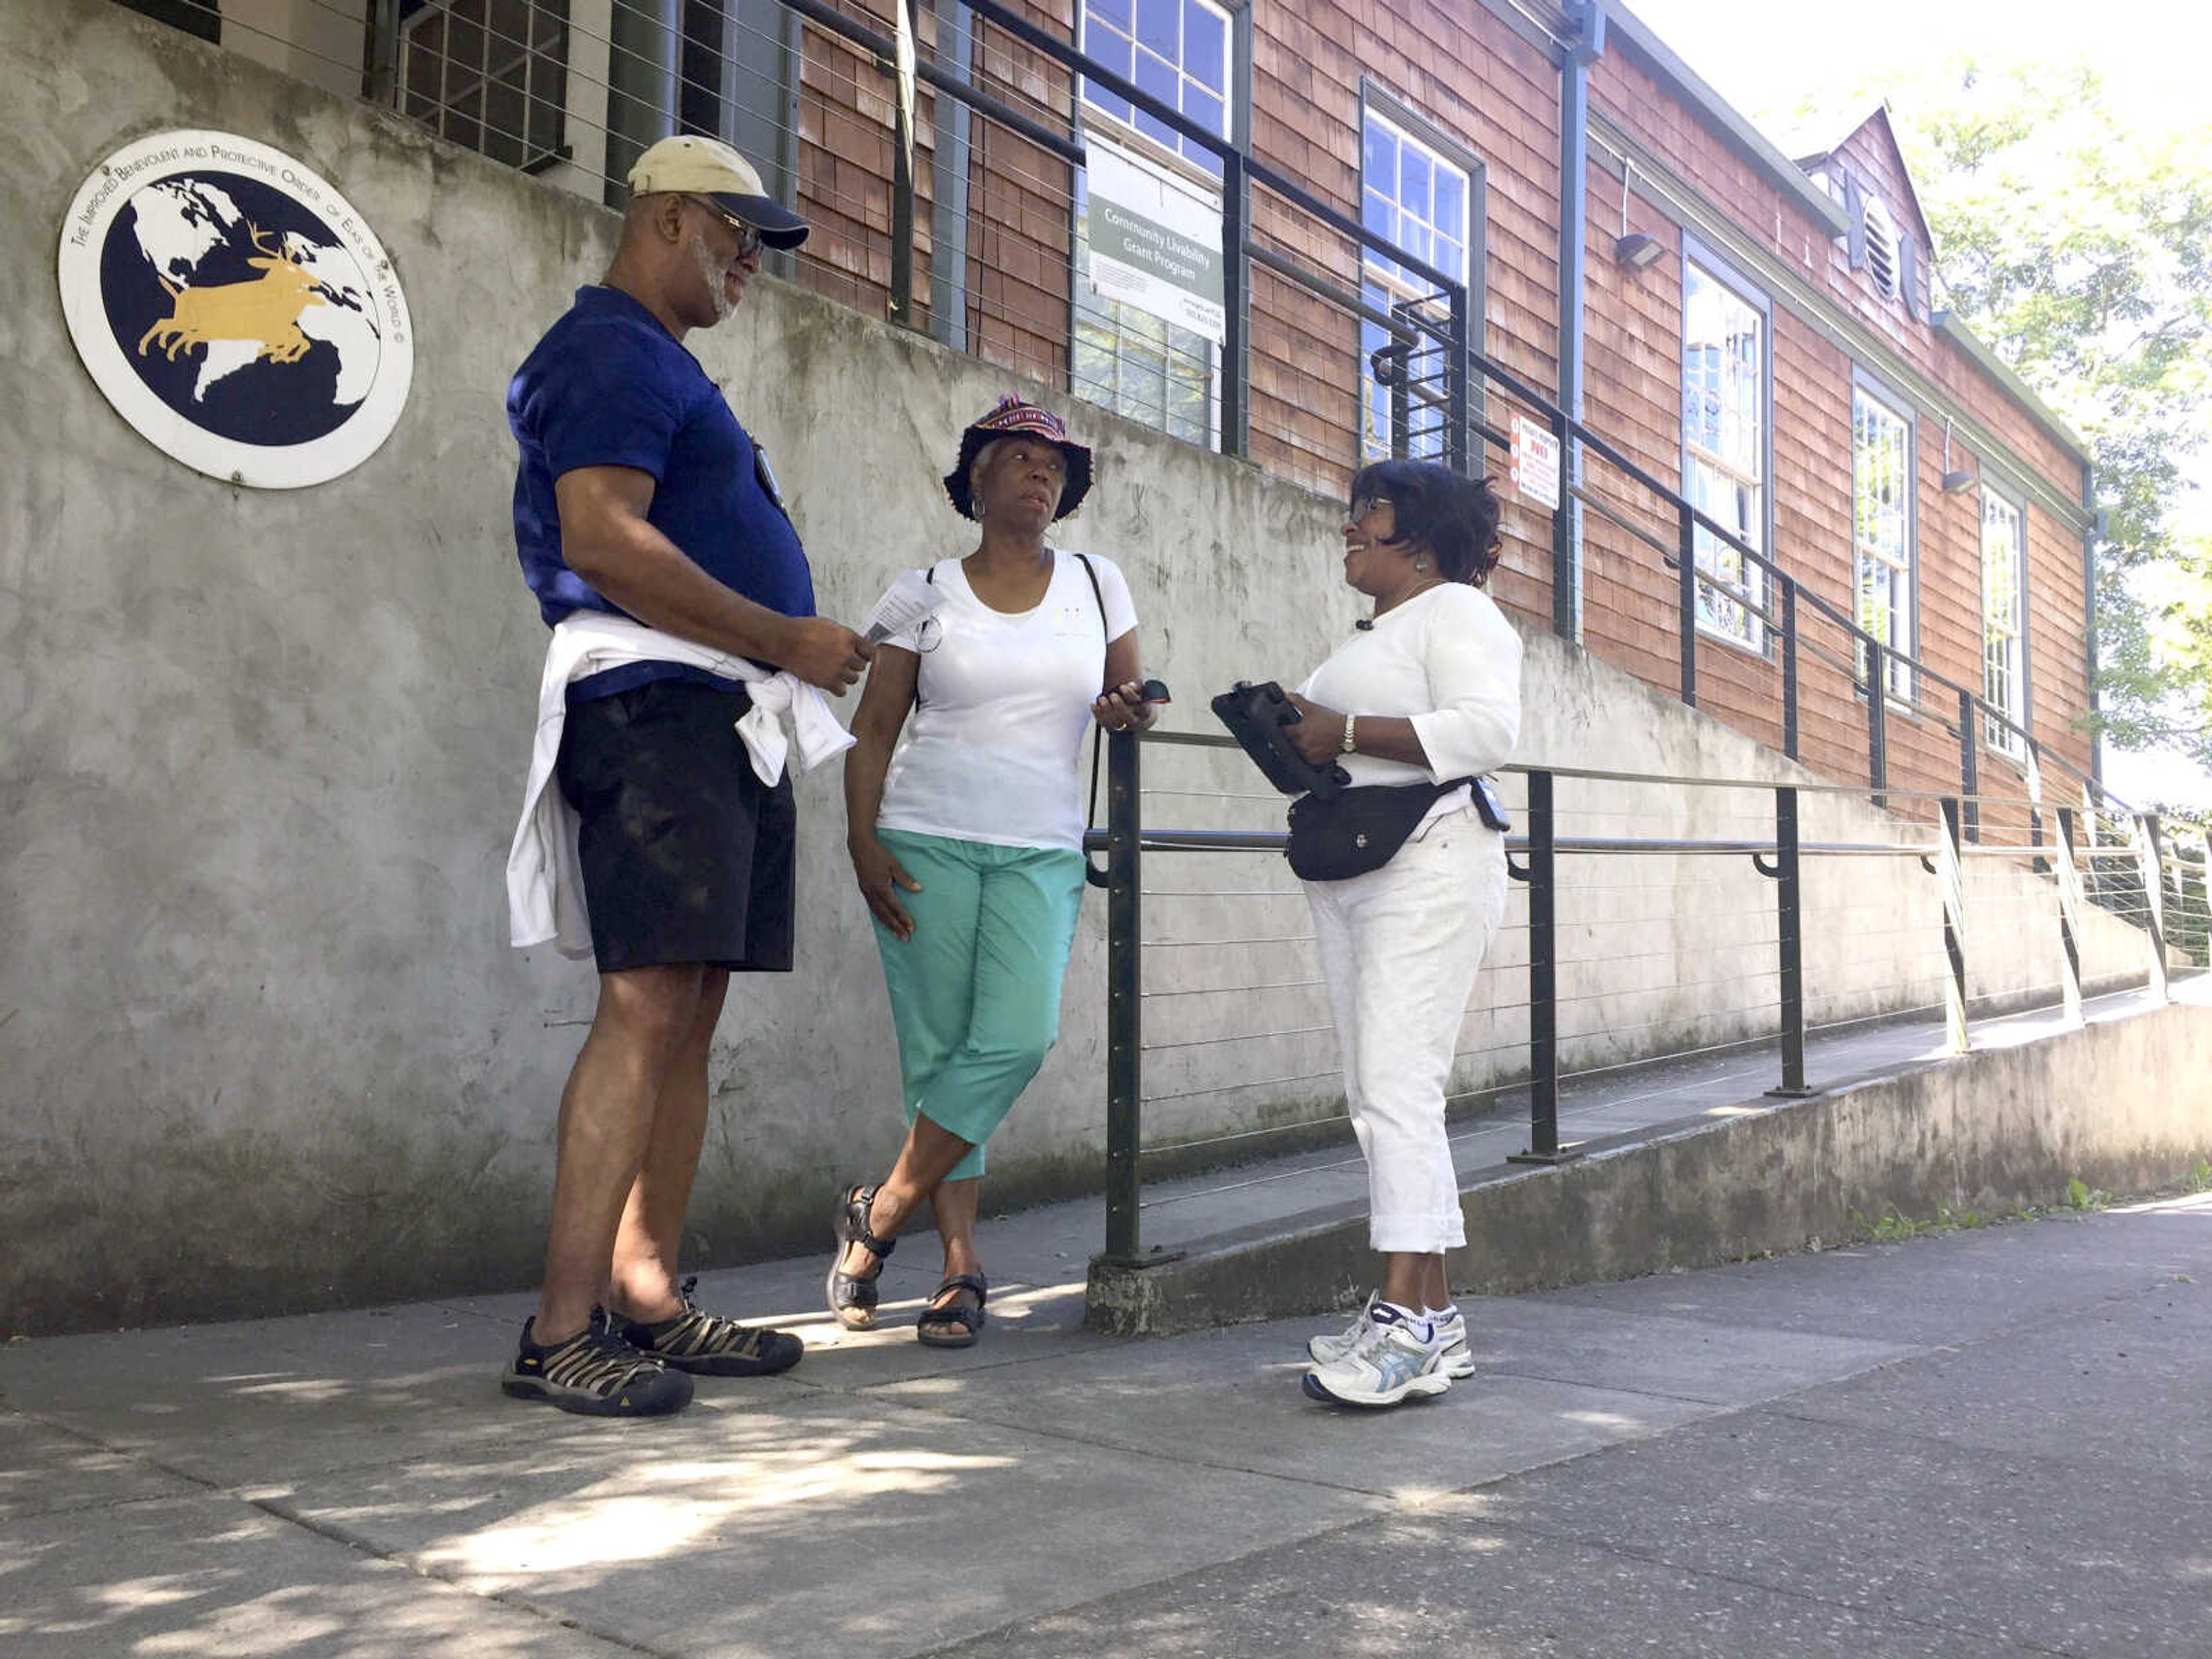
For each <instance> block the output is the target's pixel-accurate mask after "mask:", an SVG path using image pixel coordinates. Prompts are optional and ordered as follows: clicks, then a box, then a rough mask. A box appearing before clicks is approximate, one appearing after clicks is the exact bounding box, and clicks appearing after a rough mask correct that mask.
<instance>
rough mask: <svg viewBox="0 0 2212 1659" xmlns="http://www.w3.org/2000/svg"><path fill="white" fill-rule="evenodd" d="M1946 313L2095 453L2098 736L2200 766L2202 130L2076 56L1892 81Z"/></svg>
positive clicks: (2211, 740) (2203, 728)
mask: <svg viewBox="0 0 2212 1659" xmlns="http://www.w3.org/2000/svg"><path fill="white" fill-rule="evenodd" d="M1887 97H1888V102H1889V106H1890V116H1891V121H1892V125H1893V126H1894V127H1895V129H1896V131H1897V133H1898V137H1899V143H1900V144H1901V145H1902V146H1903V147H1904V149H1905V156H1906V160H1907V161H1908V163H1909V164H1910V165H1911V167H1912V170H1913V179H1914V183H1915V185H1916V186H1917V190H1918V193H1919V196H1920V201H1921V206H1922V209H1923V211H1924V212H1925V214H1926V216H1927V217H1928V221H1929V230H1930V231H1931V233H1932V234H1933V235H1934V239H1935V244H1936V246H1935V264H1936V270H1937V272H1938V275H1939V278H1940V292H1939V295H1938V300H1937V303H1938V304H1939V305H1948V307H1950V308H1951V309H1953V310H1954V311H1955V312H1956V313H1958V315H1959V316H1960V319H1961V320H1962V321H1964V322H1965V323H1966V325H1968V326H1969V327H1970V328H1972V330H1973V331H1974V332H1975V333H1976V334H1977V335H1978V336H1980V337H1982V338H1983V339H1984V340H1985V341H1987V342H1988V343H1990V346H1991V347H1992V349H1994V350H1995V351H1996V353H1997V355H1998V356H2000V357H2002V359H2003V360H2004V361H2005V362H2007V363H2008V364H2009V365H2010V366H2011V367H2012V368H2014V369H2015V370H2016V371H2017V372H2018V373H2019V374H2020V376H2021V379H2022V380H2026V381H2027V384H2028V385H2029V386H2033V388H2034V389H2035V391H2036V392H2037V394H2038V395H2039V396H2040V397H2041V398H2043V399H2044V401H2045V403H2047V404H2049V405H2050V406H2051V409H2052V410H2055V411H2056V412H2057V414H2058V415H2060V416H2062V417H2063V418H2064V419H2065V420H2066V421H2067V422H2068V423H2069V425H2071V426H2072V427H2073V428H2074V429H2075V431H2076V432H2077V433H2079V434H2080V435H2081V437H2082V438H2083V440H2084V441H2086V442H2087V444H2088V446H2089V447H2090V450H2091V453H2092V454H2093V458H2094V462H2095V467H2096V485H2097V501H2098V504H2099V506H2100V507H2102V508H2104V509H2105V511H2106V513H2107V514H2108V520H2107V539H2106V542H2105V544H2104V545H2103V546H2102V548H2101V549H2100V556H2099V561H2098V571H2097V578H2098V580H2097V601H2098V603H2097V609H2098V618H2097V622H2098V630H2099V635H2100V665H2099V669H2100V671H2099V689H2100V695H2101V701H2102V703H2103V710H2102V720H2101V725H2102V726H2103V729H2104V731H2105V732H2106V733H2107V734H2108V735H2109V736H2111V737H2112V738H2113V739H2114V740H2116V741H2118V743H2119V744H2121V745H2122V746H2123V747H2125V748H2128V749H2130V750H2133V749H2142V748H2151V747H2166V748H2172V749H2176V750H2179V751H2180V752H2182V753H2184V754H2185V755H2187V756H2189V757H2191V759H2192V760H2194V761H2196V762H2197V763H2198V764H2199V765H2200V766H2212V542H2207V541H2204V540H2196V541H2190V540H2188V539H2187V538H2185V535H2184V534H2183V530H2184V527H2185V526H2184V520H2185V519H2186V517H2187V513H2186V512H2185V507H2186V506H2187V503H2186V499H2185V498H2186V497H2187V495H2188V493H2189V491H2190V489H2191V486H2190V484H2189V483H2188V477H2187V475H2188V471H2189V469H2190V467H2191V464H2192V463H2194V462H2196V461H2197V460H2198V459H2200V458H2202V457H2203V455H2204V453H2205V443H2206V438H2207V434H2208V427H2212V124H2207V123H2205V122H2204V121H2203V118H2202V116H2201V115H2198V114H2196V113H2194V112H2192V113H2191V117H2190V118H2187V119H2185V120H2174V121H2168V122H2167V123H2166V124H2165V125H2164V127H2163V130H2160V127H2159V126H2158V125H2154V124H2153V123H2152V122H2150V121H2149V120H2148V119H2147V118H2146V117H2145V116H2144V115H2143V113H2142V112H2136V111H2130V110H2128V109H2124V108H2122V107H2120V106H2119V105H2118V100H2115V99H2114V98H2113V97H2112V96H2111V95H2110V94H2108V92H2107V90H2106V87H2105V84H2104V83H2103V82H2102V81H2101V80H2100V77H2099V76H2097V75H2096V74H2095V73H2094V72H2093V70H2090V69H2088V68H2087V67H2086V66H2085V65H2081V64H2074V65H2070V66H2054V65H2047V64H2046V65H2008V66H2002V67H1995V68H1992V67H1988V66H1985V65H1984V64H1978V63H1976V62H1973V61H1971V60H1963V59H1962V60H1956V61H1954V62H1953V63H1951V64H1948V65H1946V66H1944V67H1943V68H1942V69H1941V70H1932V71H1929V72H1927V73H1925V74H1923V76H1918V77H1917V78H1915V79H1913V80H1911V81H1909V82H1898V81H1892V82H1890V84H1889V86H1888V88H1887Z"/></svg>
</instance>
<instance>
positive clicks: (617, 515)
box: [502, 137, 870, 1417]
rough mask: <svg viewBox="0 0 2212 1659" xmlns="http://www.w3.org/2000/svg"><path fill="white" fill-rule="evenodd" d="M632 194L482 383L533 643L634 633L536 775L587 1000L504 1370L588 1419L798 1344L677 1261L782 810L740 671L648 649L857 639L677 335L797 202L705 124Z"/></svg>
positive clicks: (787, 240)
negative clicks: (566, 817)
mask: <svg viewBox="0 0 2212 1659" xmlns="http://www.w3.org/2000/svg"><path fill="white" fill-rule="evenodd" d="M629 185H630V193H631V200H630V204H629V210H628V212H627V213H626V214H625V215H624V216H623V228H622V240H621V242H620V244H619V245H618V246H617V249H616V252H615V257H614V263H613V264H611V265H610V266H609V267H608V270H607V274H606V277H605V281H604V282H603V283H600V284H599V286H597V287H594V288H585V289H579V290H578V292H577V295H576V303H575V305H574V308H572V309H571V310H570V311H569V312H568V314H567V315H566V316H564V317H562V319H560V320H559V321H558V322H556V324H554V325H553V326H552V327H551V328H550V330H548V331H547V332H546V334H545V337H544V338H543V339H542V340H540V341H539V342H538V344H537V346H536V348H535V349H532V352H531V353H530V356H528V357H527V358H526V360H525V361H524V362H523V364H522V367H521V368H520V369H518V370H517V371H516V372H515V376H514V380H513V385H512V386H511V387H510V388H509V389H508V392H507V421H508V424H509V425H510V426H511V427H512V428H513V432H514V437H515V441H516V443H517V444H518V445H519V446H520V450H521V465H520V468H519V470H518V471H517V473H516V476H515V482H514V536H515V544H516V548H517V550H518V551H519V553H520V556H521V560H522V571H523V577H524V580H526V581H527V582H528V584H529V586H530V588H531V591H532V592H533V593H534V594H536V596H537V599H538V610H539V611H540V612H541V613H542V614H543V615H544V618H545V620H546V622H547V623H548V624H549V625H550V626H552V627H553V628H554V629H555V630H556V634H555V641H554V647H553V648H554V651H555V653H556V659H559V658H562V657H563V656H564V654H565V656H566V657H567V658H571V659H572V658H574V656H576V655H578V654H580V653H574V652H568V653H562V645H563V641H564V636H563V633H562V625H563V623H566V622H567V620H568V618H569V617H577V618H578V619H579V623H582V622H583V621H584V620H585V619H586V618H588V617H609V616H611V617H622V618H627V619H629V623H640V624H643V629H639V630H636V631H635V632H634V633H632V634H628V635H624V638H625V640H626V641H629V643H628V644H627V645H626V646H625V647H624V648H623V650H621V651H618V652H616V653H613V654H616V655H617V656H620V657H622V658H623V660H619V661H617V662H616V663H615V665H612V666H606V667H599V668H598V670H597V671H593V672H590V673H585V674H581V675H580V677H578V678H571V679H570V680H569V681H568V686H567V691H566V698H565V708H564V711H563V712H562V726H561V735H560V744H559V751H558V757H557V759H556V762H555V767H554V777H555V779H556V781H557V784H558V787H559V788H560V791H561V794H562V798H563V799H565V801H566V802H567V804H568V807H569V809H571V810H572V811H574V813H575V815H576V821H577V827H578V835H577V848H578V852H579V855H580V856H579V865H580V877H581V881H582V887H583V894H584V900H585V905H586V909H587V910H588V912H589V915H590V921H591V929H592V954H593V956H594V957H595V959H596V962H597V965H598V968H599V1008H598V1012H597V1013H596V1015H595V1016H594V1018H593V1019H592V1030H591V1034H590V1036H587V1037H586V1039H585V1042H584V1046H583V1048H582V1051H581V1052H580V1054H578V1055H577V1057H576V1064H575V1068H574V1071H573V1072H571V1073H570V1074H569V1078H568V1087H567V1089H566V1090H565V1091H563V1093H562V1100H561V1120H560V1154H559V1165H558V1169H557V1171H556V1176H555V1179H554V1187H553V1213H552V1220H551V1224H550V1228H549V1237H548V1240H547V1243H546V1252H545V1279H544V1287H543V1288H542V1289H541V1291H539V1294H538V1309H537V1311H536V1313H535V1314H534V1315H532V1317H531V1319H530V1320H529V1321H528V1322H526V1323H525V1325H524V1326H523V1330H522V1340H521V1343H520V1348H519V1350H518V1352H517V1353H516V1356H515V1358H514V1360H513V1364H510V1365H509V1366H508V1368H507V1372H506V1375H505V1376H504V1378H503V1379H502V1380H503V1385H504V1387H505V1388H506V1389H507V1392H508V1393H509V1394H511V1395H518V1396H520V1397H522V1398H525V1399H533V1400H543V1401H546V1402H548V1403H549V1404H551V1405H555V1406H557V1407H561V1408H562V1410H564V1411H572V1412H580V1413H586V1414H589V1415H593V1416H607V1417H627V1416H645V1415H651V1414H653V1413H660V1412H669V1411H675V1410H677V1409H678V1408H679V1407H683V1406H684V1404H686V1403H687V1402H688V1401H690V1398H691V1386H692V1385H691V1380H690V1377H691V1375H692V1374H699V1375H705V1376H758V1375H762V1374H763V1373H767V1372H771V1371H781V1370H788V1369H789V1368H790V1367H791V1366H792V1365H793V1364H797V1363H798V1360H799V1354H800V1352H801V1346H800V1344H799V1340H798V1339H797V1338H795V1337H793V1336H790V1335H787V1334H784V1333H782V1332H779V1331H771V1330H766V1329H763V1328H757V1327H746V1326H742V1325H739V1324H738V1323H736V1322H733V1321H731V1320H727V1319H723V1318H720V1317H718V1316H714V1315H712V1314H709V1313H707V1312H705V1311H704V1310H701V1309H699V1308H697V1307H695V1306H694V1305H693V1304H692V1302H691V1299H690V1295H689V1289H690V1281H688V1280H686V1281H684V1285H681V1286H679V1285H678V1283H677V1280H676V1271H677V1255H678V1244H679V1242H680V1240H681V1238H682V1235H683V1225H684V1210H685V1207H686V1206H687V1204H688V1203H689V1201H690V1193H691V1182H692V1177H693V1176H694V1175H695V1173H696V1170H697V1168H698V1162H699V1149H700V1146H701V1143H702V1138H703V1136H704V1134H705V1132H706V1120H707V1099H708V1090H707V1056H708V1048H709V1047H710V1045H711V1043H712V1042H713V1038H714V1023H715V1019H716V1018H717V1017H718V1016H719V1015H720V1012H721V1006H722V999H723V994H724V992H725V990H726V987H727V986H728V982H729V976H730V975H731V973H732V972H733V971H735V972H770V973H773V972H787V971H788V970H789V969H790V967H791V957H792V934H793V884H792V865H793V809H792V799H791V781H790V778H789V776H788V775H785V776H783V777H782V778H781V780H780V781H778V782H777V783H776V784H775V785H773V786H769V785H766V784H763V783H762V782H761V781H759V779H758V777H757V775H755V772H754V770H753V768H752V766H751V764H750V762H749V760H748V757H747V754H746V751H745V749H744V745H743V744H742V743H741V741H740V740H739V738H738V733H737V731H736V723H737V721H738V719H739V718H740V717H741V716H743V715H744V714H745V713H746V712H747V710H748V708H750V696H749V694H748V692H747V691H746V690H745V685H744V682H742V681H740V680H736V679H732V678H726V677H725V676H723V675H720V674H716V673H714V672H713V671H709V670H708V669H707V668H705V667H703V666H701V665H697V664H696V663H693V662H684V661H676V660H668V659H662V658H659V657H658V656H656V655H655V654H654V653H655V650H656V648H663V649H667V650H669V651H671V652H672V653H674V654H676V655H678V656H684V655H689V656H694V657H697V656H702V655H705V654H707V653H700V652H698V651H696V649H694V648H693V647H698V646H704V647H708V648H709V650H710V652H719V653H724V654H725V656H726V657H739V658H744V659H750V661H751V662H753V663H755V664H757V665H761V667H762V668H763V669H764V670H766V671H770V672H773V671H777V670H781V671H787V672H788V673H789V674H791V675H792V676H793V677H795V678H797V679H799V680H802V681H805V683H806V684H810V685H814V686H818V687H820V688H822V689H823V690H827V691H829V692H833V693H842V691H843V690H845V689H846V688H847V687H848V686H849V685H851V684H853V682H854V680H855V679H856V678H859V676H860V673H861V671H863V669H864V668H865V667H866V659H867V658H868V656H869V654H870V649H869V647H868V646H867V645H866V643H865V642H864V641H862V640H861V639H860V636H859V635H856V634H854V632H853V630H852V629H848V628H847V627H845V626H843V625H842V623H836V622H832V621H830V620H829V619H828V618H827V617H818V616H817V615H816V614H815V611H814V582H813V577H812V574H811V572H810V571H809V569H808V568H807V563H806V555H805V551H804V550H802V549H801V548H800V546H799V536H798V533H797V532H795V531H794V530H793V528H792V524H791V520H790V518H789V516H788V515H787V513H785V511H784V507H783V502H782V500H781V496H780V495H779V494H778V492H777V489H776V484H775V475H774V473H773V472H772V471H770V470H769V465H768V460H767V458H766V457H765V456H764V455H763V453H762V452H761V449H760V447H759V446H758V445H757V444H756V443H755V442H754V441H753V440H752V438H751V437H750V435H748V434H747V433H746V431H745V429H744V427H742V426H740V425H739V424H738V420H737V417H736V416H734V415H733V414H732V412H731V410H730V406H729V404H727V403H726V402H725V401H724V399H723V397H722V393H721V390H720V387H718V386H716V385H715V384H714V381H713V380H711V379H710V378H709V377H708V374H707V372H706V370H705V369H704V368H702V367H701V366H700V364H699V362H698V360H697V359H696V358H695V357H693V356H691V354H690V352H689V351H687V350H685V349H684V344H683V340H684V335H685V334H686V333H688V332H689V331H690V330H692V329H695V328H712V327H713V326H714V325H715V324H717V323H719V322H720V321H722V320H723V319H726V317H728V316H729V315H730V313H732V311H734V310H735V309H736V308H737V306H738V301H740V300H742V299H743V298H744V292H745V288H746V285H747V284H748V283H750V281H751V280H752V279H753V278H754V277H755V276H757V275H758V274H759V272H760V257H761V249H762V247H763V245H764V244H765V245H767V246H774V247H780V248H789V247H796V246H798V245H799V243H800V242H802V241H803V240H805V237H806V224H805V221H803V220H802V219H800V218H799V216H797V215H796V214H794V213H793V212H791V211H790V210H788V209H787V208H784V207H782V206H781V205H780V204H778V203H777V202H776V201H775V198H774V197H771V196H769V193H768V191H766V190H765V188H763V185H762V183H761V179H760V175H759V174H758V173H757V172H755V171H754V169H753V167H752V166H751V164H750V162H748V161H746V160H745V159H744V157H743V156H741V155H738V153H737V151H735V150H733V149H730V148H729V147H728V146H727V145H726V144H720V143H715V142H714V140H712V139H708V138H696V137H680V138H668V139H664V140H662V141H661V142H660V143H657V144H655V145H653V147H652V148H651V149H647V151H646V152H645V154H644V155H642V156H641V157H640V158H639V161H638V163H637V165H636V167H634V168H633V169H632V170H631V172H630V175H629ZM625 626H627V624H625ZM598 627H599V632H600V633H601V634H605V633H606V632H607V631H608V629H609V625H608V624H607V623H605V622H601V623H599V624H598ZM647 629H649V630H656V632H653V633H648V632H646V631H644V630H647ZM566 637H567V640H568V641H569V642H571V643H573V642H574V640H575V639H576V637H577V635H576V632H575V630H574V629H570V630H569V631H568V635H567V636H566ZM632 647H634V648H632ZM607 654H609V653H607V652H606V651H605V649H604V648H602V649H601V650H600V651H599V655H598V656H596V657H594V658H593V659H592V660H593V661H594V663H598V662H601V661H604V659H605V656H606V655H607Z"/></svg>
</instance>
